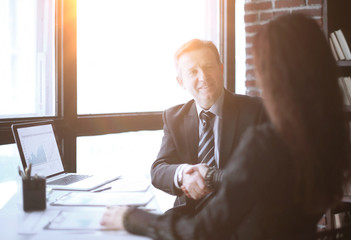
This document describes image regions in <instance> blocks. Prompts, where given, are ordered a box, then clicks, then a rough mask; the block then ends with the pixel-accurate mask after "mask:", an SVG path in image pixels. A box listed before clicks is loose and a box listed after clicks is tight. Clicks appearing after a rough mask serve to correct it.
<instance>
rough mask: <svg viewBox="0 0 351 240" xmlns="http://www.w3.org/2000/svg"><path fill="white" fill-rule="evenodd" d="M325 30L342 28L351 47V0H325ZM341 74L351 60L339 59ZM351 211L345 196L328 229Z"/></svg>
mask: <svg viewBox="0 0 351 240" xmlns="http://www.w3.org/2000/svg"><path fill="white" fill-rule="evenodd" d="M322 15H323V16H322V17H323V31H324V34H325V36H326V38H327V39H328V40H329V37H330V34H331V33H332V32H335V31H336V30H338V29H341V30H342V31H343V33H344V36H345V38H346V40H347V42H348V45H349V47H350V48H351V20H350V15H351V0H323V12H322ZM337 66H338V68H339V75H340V76H351V60H339V61H337ZM344 111H345V114H346V117H347V119H348V120H349V121H350V122H351V106H345V107H344ZM342 212H351V196H344V197H343V199H342V201H341V203H340V205H339V206H337V207H335V208H333V209H330V210H328V211H327V213H326V214H325V218H326V229H327V230H333V229H335V225H336V223H335V215H336V214H339V213H342Z"/></svg>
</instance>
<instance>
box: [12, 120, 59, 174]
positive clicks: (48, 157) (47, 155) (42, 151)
mask: <svg viewBox="0 0 351 240" xmlns="http://www.w3.org/2000/svg"><path fill="white" fill-rule="evenodd" d="M12 130H13V133H14V136H15V140H16V143H17V146H18V150H19V153H20V156H21V160H22V163H23V167H25V166H28V164H29V163H32V174H33V175H34V174H38V175H40V176H45V177H49V176H51V175H55V174H58V173H61V172H63V171H64V168H63V164H62V161H61V156H60V152H59V149H58V146H57V142H56V138H55V133H54V129H53V126H52V124H51V123H41V124H38V123H34V124H17V125H16V124H14V125H13V126H12Z"/></svg>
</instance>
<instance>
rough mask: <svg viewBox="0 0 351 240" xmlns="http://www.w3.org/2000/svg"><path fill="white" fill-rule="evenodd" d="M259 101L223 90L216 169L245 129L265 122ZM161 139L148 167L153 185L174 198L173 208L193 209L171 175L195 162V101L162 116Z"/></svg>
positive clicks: (191, 202) (231, 150) (196, 161)
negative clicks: (154, 157) (182, 206)
mask: <svg viewBox="0 0 351 240" xmlns="http://www.w3.org/2000/svg"><path fill="white" fill-rule="evenodd" d="M266 119H267V117H266V114H265V111H264V108H263V105H262V102H261V100H260V99H259V98H253V97H248V96H244V95H234V94H231V93H230V92H228V91H226V90H225V93H224V101H223V125H222V128H221V129H222V132H221V135H220V136H221V139H220V141H219V156H220V159H219V168H221V169H223V168H224V167H225V166H226V164H227V161H228V159H229V157H230V155H231V154H232V153H233V151H234V150H235V148H236V147H237V145H238V143H239V142H240V138H241V136H242V134H243V133H244V132H245V130H246V129H247V128H248V127H250V126H254V125H257V124H261V123H262V122H264V121H266ZM163 123H164V128H163V129H164V136H163V139H162V144H161V149H160V151H159V154H158V156H157V159H156V161H155V162H154V163H153V165H152V167H151V178H152V184H153V185H154V186H155V187H156V188H159V189H161V190H163V191H165V192H167V193H169V194H172V195H177V196H178V197H177V199H176V201H175V204H174V205H175V206H179V205H184V204H185V203H186V202H187V205H188V206H190V205H191V206H195V205H196V204H197V203H196V202H195V201H193V200H191V199H188V198H186V197H185V195H184V194H183V192H182V191H181V190H180V189H178V188H177V187H176V186H175V185H174V174H175V171H176V169H177V167H178V166H179V165H180V164H184V163H188V164H196V163H198V159H197V153H198V142H199V133H198V132H199V121H198V116H197V111H196V105H195V102H194V100H191V101H189V102H187V103H186V104H183V105H178V106H175V107H172V108H170V109H168V110H166V111H164V113H163Z"/></svg>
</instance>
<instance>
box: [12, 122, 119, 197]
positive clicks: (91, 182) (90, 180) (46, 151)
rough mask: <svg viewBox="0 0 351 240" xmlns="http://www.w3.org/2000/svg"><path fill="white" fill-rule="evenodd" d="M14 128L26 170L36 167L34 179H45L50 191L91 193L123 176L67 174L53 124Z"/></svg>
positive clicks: (33, 124) (35, 124) (34, 123)
mask: <svg viewBox="0 0 351 240" xmlns="http://www.w3.org/2000/svg"><path fill="white" fill-rule="evenodd" d="M11 127H12V133H13V136H14V138H15V141H16V144H17V147H18V151H19V154H20V157H21V161H22V165H23V169H25V168H26V167H27V166H28V165H29V163H32V174H31V175H35V174H37V175H38V176H45V177H46V184H47V187H49V188H52V189H60V190H83V191H89V190H92V189H95V188H98V187H100V186H102V185H104V184H107V183H110V182H112V181H114V180H117V179H118V178H120V175H119V174H116V175H113V176H106V175H105V174H104V175H101V176H99V175H85V174H83V175H82V174H76V173H66V172H65V171H64V167H63V162H62V159H61V155H60V151H59V147H58V145H57V141H56V136H55V132H54V126H53V121H41V122H32V123H24V124H13V125H12V126H11Z"/></svg>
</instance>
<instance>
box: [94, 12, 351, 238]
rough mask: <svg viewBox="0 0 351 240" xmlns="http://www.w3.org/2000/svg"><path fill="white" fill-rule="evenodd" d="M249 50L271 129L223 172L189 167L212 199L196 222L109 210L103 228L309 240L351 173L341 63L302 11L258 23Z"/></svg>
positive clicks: (250, 140) (259, 132) (248, 139)
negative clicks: (339, 79)
mask: <svg viewBox="0 0 351 240" xmlns="http://www.w3.org/2000/svg"><path fill="white" fill-rule="evenodd" d="M253 53H254V64H255V71H256V77H257V82H258V84H259V86H260V87H261V88H262V96H263V101H264V104H265V107H266V109H267V112H268V115H269V117H270V119H271V123H270V124H265V125H262V126H259V127H254V128H252V129H250V130H248V131H247V132H246V134H245V136H244V138H243V140H242V141H241V143H240V146H239V147H238V149H237V150H236V152H235V153H234V155H233V156H232V159H231V162H230V164H229V165H228V166H227V168H226V169H225V170H224V172H219V171H220V170H216V169H211V168H210V169H208V168H207V167H206V166H203V167H201V166H200V167H195V168H194V169H193V171H199V172H200V173H201V174H202V175H203V176H204V178H205V182H206V184H208V187H212V188H214V189H215V190H216V189H218V190H217V191H218V193H217V195H216V197H215V198H214V199H212V200H211V201H210V202H209V203H208V204H207V205H206V206H205V207H204V208H203V209H202V210H201V211H200V212H199V213H197V214H196V215H195V216H184V215H178V214H176V213H172V214H164V215H154V214H151V213H147V212H144V211H142V210H139V209H136V208H127V207H121V208H113V209H109V210H107V212H106V213H105V215H104V216H103V219H102V221H101V223H102V225H105V226H109V227H111V226H112V227H116V228H117V229H126V230H127V231H129V232H131V233H135V234H140V235H145V236H149V237H151V238H154V239H227V238H233V239H245V240H246V239H313V237H314V233H315V231H316V225H317V222H318V220H319V219H320V218H321V217H322V215H323V213H324V212H325V211H326V210H327V209H328V208H329V207H331V206H333V205H334V204H336V203H338V201H340V199H341V197H342V187H343V185H344V183H345V181H346V180H347V178H348V176H349V173H350V170H349V169H350V162H349V155H348V147H349V141H348V134H347V129H346V122H345V120H344V116H343V108H342V96H341V93H340V89H339V87H338V82H337V67H336V64H335V61H334V59H333V56H332V54H331V52H330V50H329V46H328V44H327V42H326V40H325V38H324V35H323V33H322V32H321V30H320V28H319V26H318V24H317V23H316V22H315V21H314V20H313V19H310V18H308V17H306V16H304V15H301V14H291V15H284V16H280V17H278V18H276V19H274V20H272V21H271V22H269V23H268V24H266V25H265V26H263V27H262V29H261V30H260V32H259V33H258V34H257V35H256V36H255V39H254V43H253ZM218 182H221V184H218ZM219 185H220V186H219Z"/></svg>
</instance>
